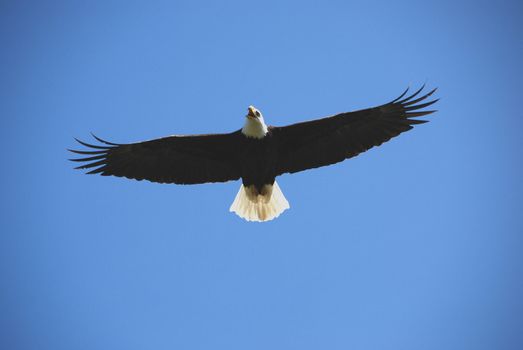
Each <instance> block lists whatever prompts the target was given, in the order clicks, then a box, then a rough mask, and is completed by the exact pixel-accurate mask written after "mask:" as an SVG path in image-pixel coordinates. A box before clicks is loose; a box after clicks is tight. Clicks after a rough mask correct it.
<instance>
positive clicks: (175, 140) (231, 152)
mask: <svg viewBox="0 0 523 350" xmlns="http://www.w3.org/2000/svg"><path fill="white" fill-rule="evenodd" d="M93 137H94V138H95V139H96V140H97V141H99V142H100V143H102V144H104V145H92V144H89V143H86V142H83V141H81V140H78V139H76V141H78V142H79V143H80V144H81V145H83V146H85V147H88V148H90V149H94V150H89V151H84V150H80V151H78V150H69V151H71V152H73V153H77V154H81V155H85V156H86V157H84V158H75V159H70V160H71V161H74V162H83V163H84V164H82V165H80V166H78V167H76V168H75V169H89V171H88V172H87V174H101V175H103V176H108V175H113V176H120V177H126V178H129V179H136V180H149V181H152V182H159V183H176V184H198V183H206V182H225V181H229V180H237V179H239V178H240V175H241V173H240V171H241V168H240V166H241V165H240V163H239V160H238V156H239V152H240V150H241V149H242V142H243V140H244V138H243V137H241V136H240V131H236V132H233V133H229V134H209V135H187V136H169V137H164V138H160V139H155V140H150V141H144V142H137V143H130V144H118V143H113V142H109V141H105V140H103V139H101V138H99V137H97V136H95V135H93Z"/></svg>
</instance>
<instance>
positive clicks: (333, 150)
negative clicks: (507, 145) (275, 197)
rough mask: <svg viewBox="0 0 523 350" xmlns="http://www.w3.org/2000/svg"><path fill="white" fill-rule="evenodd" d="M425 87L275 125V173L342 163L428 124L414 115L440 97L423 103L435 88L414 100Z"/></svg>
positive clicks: (419, 113)
mask: <svg viewBox="0 0 523 350" xmlns="http://www.w3.org/2000/svg"><path fill="white" fill-rule="evenodd" d="M423 88H424V86H422V87H421V88H420V89H419V90H418V91H416V92H415V93H414V94H412V95H410V96H408V97H406V98H403V96H405V94H406V93H407V91H408V89H407V90H406V91H405V92H404V93H403V94H402V95H401V96H399V97H398V98H396V99H395V100H393V101H391V102H389V103H387V104H384V105H381V106H378V107H374V108H369V109H363V110H359V111H355V112H347V113H340V114H337V115H334V116H331V117H326V118H322V119H316V120H312V121H308V122H303V123H297V124H292V125H288V126H284V127H272V128H271V132H272V134H273V135H274V137H276V138H277V142H278V149H279V157H278V159H277V160H276V163H277V166H276V174H277V175H280V174H284V173H295V172H298V171H302V170H306V169H311V168H317V167H321V166H325V165H329V164H334V163H338V162H341V161H343V160H345V159H347V158H351V157H354V156H356V155H358V154H360V153H362V152H365V151H367V150H368V149H370V148H372V147H374V146H379V145H381V144H382V143H383V142H386V141H388V140H390V139H391V138H393V137H395V136H397V135H399V134H401V133H402V132H404V131H407V130H410V129H412V125H415V124H421V123H425V122H426V121H425V120H418V119H412V118H414V117H420V116H424V115H427V114H430V113H433V112H435V111H420V109H422V108H424V107H428V106H430V105H431V104H433V103H435V102H437V101H438V100H437V99H436V100H433V101H430V102H423V103H420V102H422V101H423V100H425V99H426V98H427V97H429V96H430V95H432V94H433V93H434V92H435V91H436V89H434V90H432V91H430V92H429V93H427V94H425V95H423V96H421V97H418V98H416V99H415V97H416V96H417V95H418V94H419V93H420V92H421V91H422V90H423ZM402 98H403V99H402Z"/></svg>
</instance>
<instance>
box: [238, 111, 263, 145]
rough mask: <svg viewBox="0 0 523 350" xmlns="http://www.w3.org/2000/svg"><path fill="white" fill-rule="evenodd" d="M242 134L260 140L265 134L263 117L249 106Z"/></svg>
mask: <svg viewBox="0 0 523 350" xmlns="http://www.w3.org/2000/svg"><path fill="white" fill-rule="evenodd" d="M242 133H243V134H244V135H245V136H247V137H253V138H256V139H261V138H263V137H264V136H265V135H266V134H267V125H265V121H264V120H263V115H262V114H261V112H260V111H259V110H257V109H256V108H254V106H249V108H248V109H247V115H246V116H245V124H244V125H243V129H242Z"/></svg>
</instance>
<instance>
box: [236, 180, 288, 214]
mask: <svg viewBox="0 0 523 350" xmlns="http://www.w3.org/2000/svg"><path fill="white" fill-rule="evenodd" d="M289 208H290V206H289V202H288V201H287V199H286V198H285V196H284V195H283V193H282V192H281V189H280V186H278V184H277V183H276V181H275V182H274V184H273V185H265V186H264V188H263V191H262V193H258V191H257V190H256V188H255V187H254V186H248V187H245V186H243V185H241V186H240V190H239V191H238V194H237V195H236V198H235V199H234V202H233V203H232V205H231V208H230V209H229V211H231V212H234V213H236V214H237V215H238V216H239V217H241V218H243V219H245V220H247V221H259V222H263V221H269V220H272V219H275V218H277V217H278V216H280V214H281V213H283V212H284V211H285V210H286V209H289Z"/></svg>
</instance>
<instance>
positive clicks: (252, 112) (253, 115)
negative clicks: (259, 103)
mask: <svg viewBox="0 0 523 350" xmlns="http://www.w3.org/2000/svg"><path fill="white" fill-rule="evenodd" d="M247 111H248V113H247V118H257V117H256V113H255V112H256V108H254V107H253V106H249V108H247Z"/></svg>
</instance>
